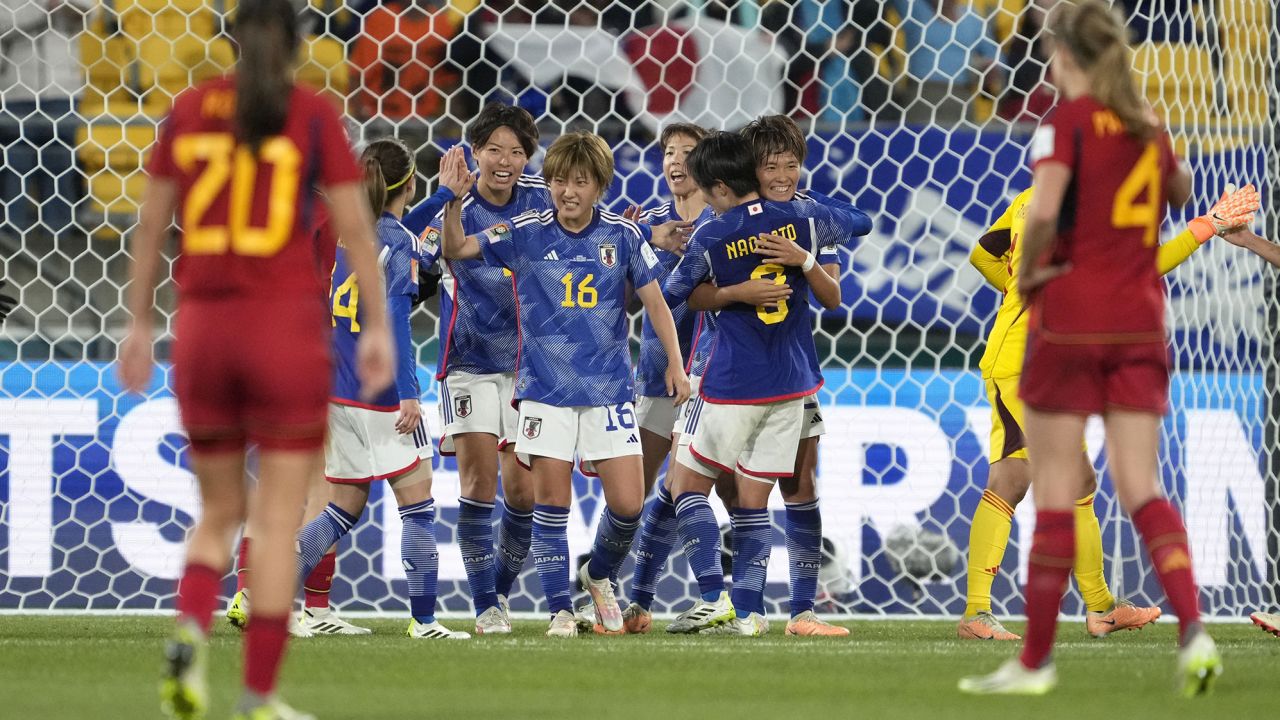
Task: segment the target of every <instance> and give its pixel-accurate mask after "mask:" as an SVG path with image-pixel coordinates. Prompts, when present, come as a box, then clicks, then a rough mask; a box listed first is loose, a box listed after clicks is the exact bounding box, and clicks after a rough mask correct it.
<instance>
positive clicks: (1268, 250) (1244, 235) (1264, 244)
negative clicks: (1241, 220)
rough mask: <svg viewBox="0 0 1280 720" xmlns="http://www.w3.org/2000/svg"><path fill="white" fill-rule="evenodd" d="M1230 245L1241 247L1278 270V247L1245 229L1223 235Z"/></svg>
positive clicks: (1279, 251)
mask: <svg viewBox="0 0 1280 720" xmlns="http://www.w3.org/2000/svg"><path fill="white" fill-rule="evenodd" d="M1223 238H1225V239H1226V241H1227V242H1229V243H1231V244H1232V245H1237V246H1239V247H1242V248H1244V249H1246V250H1248V251H1249V252H1251V253H1253V254H1254V255H1257V256H1258V257H1260V258H1262V259H1263V260H1266V261H1267V262H1269V263H1271V264H1272V265H1274V266H1276V267H1278V268H1280V245H1277V244H1275V243H1273V242H1271V241H1270V240H1268V239H1266V238H1264V237H1262V236H1260V235H1258V234H1257V233H1255V232H1254V231H1252V230H1250V229H1249V228H1247V227H1239V228H1236V229H1235V230H1232V231H1231V232H1229V233H1227V234H1226V235H1223Z"/></svg>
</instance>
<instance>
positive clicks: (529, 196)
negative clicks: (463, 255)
mask: <svg viewBox="0 0 1280 720" xmlns="http://www.w3.org/2000/svg"><path fill="white" fill-rule="evenodd" d="M551 207H552V205H551V193H550V191H548V190H547V184H546V183H545V182H544V181H542V180H541V179H540V178H537V177H533V176H532V175H521V176H520V178H519V179H518V180H517V181H516V186H515V187H514V188H512V191H511V199H510V200H509V201H507V204H506V205H501V206H499V205H493V204H491V203H489V202H488V201H486V200H485V199H484V198H483V197H481V196H480V193H479V192H477V191H475V190H474V189H473V190H472V191H471V192H469V193H467V196H466V197H465V198H463V201H462V230H463V232H465V233H466V234H468V235H474V234H476V233H478V232H480V231H481V230H484V229H485V228H489V227H493V226H494V225H499V224H502V223H507V224H510V223H511V220H512V218H514V217H516V216H517V215H519V214H521V213H524V212H529V211H542V210H549V209H551ZM443 224H444V217H443V215H438V216H436V218H435V219H433V220H432V221H431V223H430V225H429V227H428V228H427V230H426V233H425V234H424V235H423V242H424V245H425V248H426V253H427V255H428V260H427V262H434V260H435V256H436V255H438V254H439V246H440V228H441V227H443ZM441 264H442V265H443V272H442V274H441V278H440V322H439V326H440V362H439V364H438V365H437V368H436V379H443V378H444V377H445V376H446V375H447V374H449V373H451V372H465V373H473V374H476V375H487V374H490V373H508V372H514V371H515V369H516V350H517V344H518V339H517V337H518V332H517V330H516V301H515V295H514V292H513V290H512V287H511V272H510V271H507V270H504V269H502V268H500V267H494V266H492V265H488V264H486V263H485V262H484V261H483V260H444V261H442V263H441Z"/></svg>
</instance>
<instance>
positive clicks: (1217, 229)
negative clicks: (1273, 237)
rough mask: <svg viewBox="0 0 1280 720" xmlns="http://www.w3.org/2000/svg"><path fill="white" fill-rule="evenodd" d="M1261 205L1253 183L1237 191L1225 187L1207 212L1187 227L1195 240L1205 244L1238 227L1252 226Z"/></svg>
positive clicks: (1229, 186)
mask: <svg viewBox="0 0 1280 720" xmlns="http://www.w3.org/2000/svg"><path fill="white" fill-rule="evenodd" d="M1261 204H1262V203H1261V201H1260V199H1259V197H1258V189H1257V188H1255V187H1254V186H1253V183H1250V184H1248V185H1245V186H1244V187H1242V188H1240V189H1239V190H1237V189H1236V188H1235V186H1234V185H1227V187H1226V190H1225V191H1224V192H1223V193H1222V197H1220V198H1218V202H1216V203H1214V204H1213V207H1211V208H1209V212H1207V213H1205V214H1204V215H1201V216H1200V217H1198V218H1196V219H1194V220H1192V221H1191V222H1190V223H1189V224H1188V227H1189V228H1190V229H1191V232H1192V233H1194V234H1195V236H1196V239H1197V240H1199V241H1200V242H1205V241H1207V240H1208V239H1209V238H1211V237H1213V236H1214V235H1219V236H1221V235H1225V234H1227V233H1228V232H1230V231H1232V230H1234V229H1236V228H1238V227H1245V226H1248V225H1252V224H1253V216H1254V213H1256V212H1257V211H1258V208H1259V207H1261Z"/></svg>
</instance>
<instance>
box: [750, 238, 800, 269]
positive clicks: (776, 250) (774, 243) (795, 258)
mask: <svg viewBox="0 0 1280 720" xmlns="http://www.w3.org/2000/svg"><path fill="white" fill-rule="evenodd" d="M756 254H757V255H763V256H765V257H767V258H769V259H770V260H775V261H777V262H779V263H781V264H783V265H791V266H793V267H800V266H801V265H804V264H805V262H806V261H807V260H808V259H809V253H808V252H806V251H805V249H804V248H802V247H800V246H799V245H797V244H796V243H795V241H794V240H788V239H787V238H784V237H782V236H781V235H774V234H773V233H761V235H760V237H759V238H758V239H757V240H756Z"/></svg>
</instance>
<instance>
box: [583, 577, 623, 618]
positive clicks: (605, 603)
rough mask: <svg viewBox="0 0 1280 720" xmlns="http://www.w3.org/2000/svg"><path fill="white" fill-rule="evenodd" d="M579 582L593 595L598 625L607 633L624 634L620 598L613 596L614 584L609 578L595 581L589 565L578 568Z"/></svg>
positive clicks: (592, 600)
mask: <svg viewBox="0 0 1280 720" xmlns="http://www.w3.org/2000/svg"><path fill="white" fill-rule="evenodd" d="M578 581H579V582H581V583H582V589H583V590H586V591H587V592H589V593H591V603H592V604H593V605H595V610H596V623H597V624H599V625H600V626H602V627H603V628H604V631H605V633H607V634H611V633H620V632H622V608H619V607H618V598H617V596H615V595H614V594H613V583H612V582H610V580H609V578H605V579H603V580H594V579H592V577H591V575H590V574H589V573H588V572H587V565H583V566H582V567H581V568H578Z"/></svg>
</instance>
